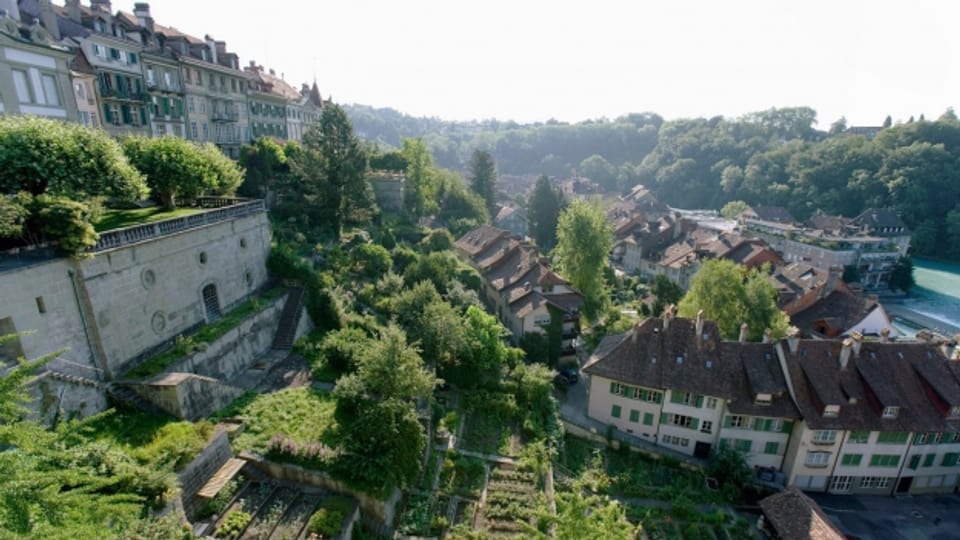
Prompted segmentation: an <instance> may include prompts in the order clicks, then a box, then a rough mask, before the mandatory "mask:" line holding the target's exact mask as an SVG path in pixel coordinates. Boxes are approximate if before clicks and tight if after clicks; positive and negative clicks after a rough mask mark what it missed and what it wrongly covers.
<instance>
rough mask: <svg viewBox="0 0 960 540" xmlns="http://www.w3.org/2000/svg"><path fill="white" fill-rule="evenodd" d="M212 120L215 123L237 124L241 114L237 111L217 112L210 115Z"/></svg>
mask: <svg viewBox="0 0 960 540" xmlns="http://www.w3.org/2000/svg"><path fill="white" fill-rule="evenodd" d="M210 120H212V121H214V122H236V121H238V120H240V114H239V113H237V111H223V110H215V111H213V112H212V113H211V114H210Z"/></svg>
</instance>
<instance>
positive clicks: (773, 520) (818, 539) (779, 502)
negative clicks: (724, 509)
mask: <svg viewBox="0 0 960 540" xmlns="http://www.w3.org/2000/svg"><path fill="white" fill-rule="evenodd" d="M760 508H761V509H762V510H763V513H764V515H765V516H766V517H767V521H768V522H769V523H770V526H771V527H772V528H773V529H774V531H776V534H777V536H778V537H779V538H780V539H781V540H844V536H843V534H842V533H841V532H840V530H839V529H838V528H837V527H836V525H834V524H833V522H831V521H830V518H829V517H827V515H826V514H825V513H824V512H823V510H822V509H821V508H820V506H819V505H818V504H817V503H816V502H814V500H813V499H811V498H810V497H808V496H806V495H804V494H803V492H802V491H800V490H799V489H797V488H796V487H794V486H790V487H788V488H787V489H785V490H784V491H781V492H780V493H777V494H775V495H771V496H769V497H767V498H765V499H762V500H761V501H760Z"/></svg>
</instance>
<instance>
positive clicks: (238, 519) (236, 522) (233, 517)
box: [213, 510, 252, 538]
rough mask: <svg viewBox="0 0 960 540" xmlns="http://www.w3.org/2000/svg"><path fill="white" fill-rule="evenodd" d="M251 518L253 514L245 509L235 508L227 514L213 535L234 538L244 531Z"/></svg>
mask: <svg viewBox="0 0 960 540" xmlns="http://www.w3.org/2000/svg"><path fill="white" fill-rule="evenodd" d="M251 518H252V516H251V515H250V514H248V513H247V512H244V511H243V510H234V511H233V512H230V514H228V515H227V517H226V518H225V519H224V520H223V523H221V524H220V526H219V527H217V530H216V532H214V533H213V535H214V536H216V537H217V538H233V537H235V536H237V535H238V534H240V532H241V531H243V529H244V528H245V527H246V526H247V524H249V523H250V519H251Z"/></svg>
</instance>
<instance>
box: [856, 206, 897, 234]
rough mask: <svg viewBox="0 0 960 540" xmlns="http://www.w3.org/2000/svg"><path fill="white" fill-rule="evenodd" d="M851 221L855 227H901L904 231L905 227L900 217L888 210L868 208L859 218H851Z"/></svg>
mask: <svg viewBox="0 0 960 540" xmlns="http://www.w3.org/2000/svg"><path fill="white" fill-rule="evenodd" d="M852 221H853V223H855V224H857V225H866V226H868V227H903V228H904V229H906V225H904V223H903V220H901V219H900V216H899V215H897V213H896V212H894V211H893V210H891V209H889V208H868V209H867V210H864V211H863V212H862V213H861V214H860V215H859V216H857V217H855V218H853V220H852Z"/></svg>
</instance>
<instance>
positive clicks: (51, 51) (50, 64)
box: [0, 0, 79, 122]
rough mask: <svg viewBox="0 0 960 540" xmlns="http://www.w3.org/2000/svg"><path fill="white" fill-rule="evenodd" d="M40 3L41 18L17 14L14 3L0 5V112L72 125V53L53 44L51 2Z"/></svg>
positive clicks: (56, 32)
mask: <svg viewBox="0 0 960 540" xmlns="http://www.w3.org/2000/svg"><path fill="white" fill-rule="evenodd" d="M40 5H42V6H43V7H44V13H45V15H46V16H45V17H40V14H39V13H37V14H35V15H31V14H26V13H21V11H20V8H19V6H18V3H17V2H16V1H14V0H4V1H2V2H0V114H30V115H37V116H45V117H48V118H56V119H59V120H66V121H71V122H76V121H78V120H79V115H78V113H77V105H76V101H75V100H74V99H73V97H72V96H73V85H72V82H71V78H70V68H69V64H70V59H71V58H72V57H73V54H71V53H70V51H69V50H67V49H66V48H65V47H62V46H60V45H59V44H58V42H59V40H60V33H59V29H58V27H57V24H56V17H55V15H54V14H53V11H52V6H51V5H50V2H49V1H48V0H44V1H41V2H40ZM51 21H52V22H51ZM48 26H49V27H50V28H51V30H49V31H48V30H47V27H48Z"/></svg>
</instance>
